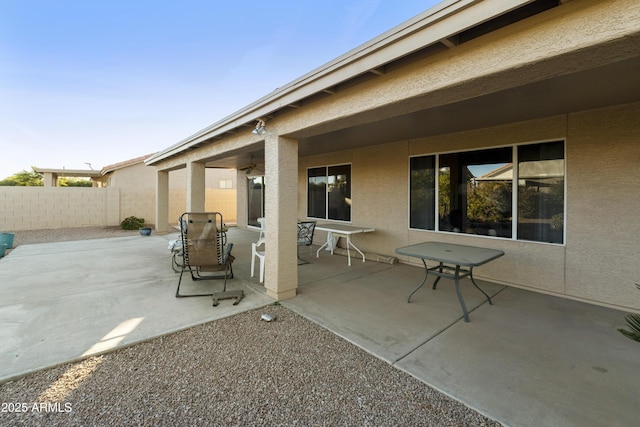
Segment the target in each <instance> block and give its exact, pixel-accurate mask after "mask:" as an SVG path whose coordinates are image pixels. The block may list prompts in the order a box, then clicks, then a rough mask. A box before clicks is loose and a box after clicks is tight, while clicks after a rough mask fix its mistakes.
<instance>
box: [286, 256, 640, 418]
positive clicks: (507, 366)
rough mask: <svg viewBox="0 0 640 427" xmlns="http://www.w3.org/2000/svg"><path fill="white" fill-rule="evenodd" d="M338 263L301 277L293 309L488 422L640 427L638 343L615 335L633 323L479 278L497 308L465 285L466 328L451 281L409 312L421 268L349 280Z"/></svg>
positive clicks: (383, 269)
mask: <svg viewBox="0 0 640 427" xmlns="http://www.w3.org/2000/svg"><path fill="white" fill-rule="evenodd" d="M330 258H331V257H327V258H323V257H322V256H321V257H320V259H318V260H316V259H315V258H314V259H313V262H314V264H313V266H312V267H310V270H308V271H306V272H304V271H303V270H302V269H300V279H301V280H300V288H299V295H298V296H297V297H296V298H295V299H292V300H288V301H286V302H285V305H286V306H287V307H289V308H292V309H293V310H295V311H296V312H298V313H300V314H302V315H304V316H305V317H307V318H309V319H311V320H313V321H315V322H316V323H318V324H320V325H322V326H324V327H326V328H328V329H330V330H332V331H333V332H335V333H337V334H338V335H340V336H342V337H343V338H345V339H347V340H349V341H350V342H352V343H354V344H356V345H358V346H360V347H362V348H363V349H365V350H366V351H368V352H370V353H371V354H373V355H375V356H377V357H379V358H381V359H383V360H386V361H387V362H389V363H391V364H393V365H394V366H396V367H397V368H399V369H402V370H404V371H405V372H407V373H409V374H411V375H412V376H414V377H416V378H418V379H420V380H421V381H423V382H425V383H426V384H429V385H430V386H432V387H434V388H436V389H438V390H440V391H442V392H443V393H445V394H447V395H449V396H451V397H454V398H455V399H457V400H459V401H461V402H463V403H464V404H466V405H467V406H469V407H471V408H474V409H476V410H477V411H479V412H481V413H483V414H484V415H487V416H488V417H490V418H493V419H495V420H497V421H499V422H501V423H503V424H504V425H506V426H532V425H536V426H554V427H555V426H576V427H577V426H580V427H583V426H587V427H589V426H593V427H596V426H602V425H607V426H621V427H622V426H630V425H636V424H637V420H638V419H640V407H639V406H638V405H637V396H640V382H639V381H638V376H637V373H638V372H640V344H639V343H637V342H634V341H631V340H629V339H627V338H625V337H623V336H622V335H621V334H620V333H619V332H618V331H617V330H616V327H619V326H622V325H624V313H623V312H620V311H617V310H612V309H608V308H603V307H599V306H595V305H590V304H585V303H581V302H577V301H571V300H567V299H564V298H558V297H554V296H550V295H544V294H539V293H534V292H529V291H525V290H521V289H517V288H510V287H504V286H500V285H497V284H494V283H488V282H485V281H482V280H477V279H476V281H477V282H478V284H479V285H480V286H481V287H482V289H484V290H485V291H486V292H487V293H488V294H489V295H490V296H491V297H492V300H493V302H494V304H493V305H489V304H488V303H487V302H486V300H485V299H484V297H483V296H482V294H481V293H480V292H479V291H478V290H477V289H475V288H474V287H473V285H472V284H471V282H470V281H469V280H468V279H465V280H463V281H461V288H462V293H463V295H464V298H465V301H466V302H467V306H468V307H469V311H470V318H471V322H470V323H465V322H464V321H463V319H462V312H461V309H460V305H459V303H458V300H457V297H456V294H455V288H454V286H453V282H452V281H450V280H441V281H440V282H439V284H438V288H437V290H432V289H431V286H430V285H431V284H432V283H433V280H434V278H431V279H430V281H429V282H428V284H426V285H425V286H424V287H423V288H422V289H421V290H420V291H418V292H417V293H416V294H415V295H414V296H413V298H412V300H411V303H409V304H408V303H407V296H408V295H409V294H410V293H411V291H412V290H413V289H415V287H416V286H417V284H419V283H420V281H421V280H422V278H423V275H424V269H423V268H420V267H413V266H408V265H385V264H377V263H369V262H367V263H365V264H362V263H359V262H358V263H353V266H352V267H351V268H352V270H350V271H345V270H344V268H343V267H342V266H341V265H340V262H339V261H338V263H333V264H332V265H331V266H328V265H324V266H323V264H324V263H325V262H327V263H328V262H330V261H331V259H330ZM342 261H344V259H342ZM306 267H308V266H306ZM311 269H318V271H320V270H324V271H329V272H330V274H328V275H326V277H324V278H323V277H322V276H320V275H318V274H316V273H315V272H313V271H312V270H311ZM478 272H481V269H478ZM311 276H313V277H314V278H312V277H311ZM303 279H304V280H303Z"/></svg>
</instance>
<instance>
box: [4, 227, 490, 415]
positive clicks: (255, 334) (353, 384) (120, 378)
mask: <svg viewBox="0 0 640 427" xmlns="http://www.w3.org/2000/svg"><path fill="white" fill-rule="evenodd" d="M83 231H84V232H83V233H82V235H83V236H84V238H98V237H96V236H99V235H102V237H116V236H114V234H116V233H119V232H122V230H104V229H96V230H94V231H92V232H89V230H88V229H84V230H83ZM56 232H57V233H58V232H59V233H60V234H64V233H62V232H61V231H59V230H57V231H56ZM29 233H32V232H29ZM69 233H72V232H69ZM128 233H131V232H128ZM135 233H137V231H136V232H134V234H135ZM35 234H36V233H33V235H32V236H31V238H34V239H35V237H34V236H35ZM69 235H70V234H67V236H69ZM88 236H92V237H88ZM19 239H20V240H19ZM51 239H53V237H47V238H46V240H45V241H52V240H51ZM66 240H73V239H66ZM27 242H28V243H36V242H35V241H29V237H26V236H25V235H23V232H19V233H16V244H27ZM264 313H269V314H273V315H275V316H276V318H275V320H274V321H271V322H266V321H264V320H261V315H262V314H264ZM0 404H2V408H0V425H2V426H17V425H23V426H42V425H47V426H76V425H77V426H104V425H167V426H181V425H194V426H198V425H203V426H335V425H338V426H352V425H355V426H499V425H500V424H499V423H497V422H494V421H492V420H490V419H488V418H486V417H484V416H482V415H480V414H479V413H477V412H476V411H473V410H471V409H469V408H467V407H466V406H464V405H462V404H461V403H459V402H457V401H455V400H453V399H450V398H448V397H447V396H445V395H443V394H441V393H439V392H437V391H435V390H434V389H432V388H430V387H429V386H427V385H426V384H424V383H422V382H420V381H418V380H416V379H415V378H413V377H412V376H410V375H408V374H406V373H404V372H402V371H400V370H398V369H396V368H394V367H392V366H391V365H389V364H388V363H386V362H384V361H382V360H379V359H377V358H376V357H374V356H372V355H370V354H369V353H367V352H365V351H363V350H362V349H360V348H359V347H356V346H354V345H353V344H351V343H349V342H347V341H345V340H343V339H342V338H340V337H338V336H336V335H335V334H333V333H331V332H330V331H328V330H326V329H324V328H322V327H320V326H318V325H317V324H315V323H313V322H311V321H309V320H307V319H305V318H304V317H302V316H300V315H298V314H296V313H295V312H293V311H291V310H289V309H287V308H286V307H284V306H281V305H279V304H275V305H272V306H268V307H265V308H262V309H259V310H252V311H247V312H244V313H241V314H238V315H235V316H232V317H228V318H225V319H220V320H216V321H214V322H210V323H207V324H204V325H199V326H196V327H193V328H190V329H188V330H185V331H181V332H177V333H174V334H171V335H167V336H163V337H159V338H155V339H152V340H150V341H147V342H144V343H140V344H137V345H134V346H131V347H128V348H124V349H120V350H117V351H114V352H112V353H108V354H106V355H102V356H97V357H91V358H88V359H85V360H83V361H81V362H76V363H70V364H66V365H62V366H58V367H55V368H52V369H47V370H44V371H40V372H36V373H33V374H31V375H28V376H26V377H24V378H21V379H18V380H15V381H12V382H7V383H4V384H1V385H0Z"/></svg>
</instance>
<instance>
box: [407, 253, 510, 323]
mask: <svg viewBox="0 0 640 427" xmlns="http://www.w3.org/2000/svg"><path fill="white" fill-rule="evenodd" d="M396 253H398V254H401V255H407V256H410V257H414V258H420V259H421V260H422V264H423V265H424V269H425V274H424V279H422V283H420V285H419V286H418V287H417V288H416V289H415V290H414V291H413V292H411V294H410V295H409V298H408V299H407V303H409V302H411V297H412V296H413V294H415V293H416V292H417V291H418V289H420V288H421V287H422V286H423V285H424V284H425V283H426V282H427V277H428V276H429V273H431V274H433V275H434V276H437V279H436V281H435V282H434V283H433V289H435V288H436V285H437V284H438V281H439V280H440V278H441V277H444V278H446V279H452V280H454V282H455V286H456V294H457V295H458V301H460V306H461V307H462V313H463V315H464V321H465V322H468V321H469V313H468V311H467V306H466V305H465V303H464V299H463V298H462V292H461V291H460V279H462V278H465V277H469V278H470V279H471V283H473V285H474V286H475V287H476V288H478V290H479V291H480V292H482V293H483V294H484V296H485V297H487V301H489V304H492V305H493V303H492V302H491V298H490V297H489V295H487V293H486V292H485V291H483V290H482V289H481V288H480V286H478V284H477V283H476V281H475V280H474V279H473V267H477V266H479V265H482V264H486V263H488V262H489V261H492V260H494V259H496V258H499V257H501V256H502V255H504V252H503V251H500V250H496V249H488V248H481V247H477V246H466V245H456V244H453V243H442V242H424V243H418V244H416V245H410V246H404V247H402V248H397V249H396ZM426 260H430V261H435V262H437V263H438V265H437V266H434V267H428V266H427V261H426ZM462 267H466V268H462Z"/></svg>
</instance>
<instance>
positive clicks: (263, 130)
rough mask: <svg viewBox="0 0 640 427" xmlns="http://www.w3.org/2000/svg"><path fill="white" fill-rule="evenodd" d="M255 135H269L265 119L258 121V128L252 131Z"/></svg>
mask: <svg viewBox="0 0 640 427" xmlns="http://www.w3.org/2000/svg"><path fill="white" fill-rule="evenodd" d="M251 133H252V134H254V135H265V134H266V133H267V128H266V126H265V125H264V120H263V119H258V123H256V128H255V129H254V130H252V131H251Z"/></svg>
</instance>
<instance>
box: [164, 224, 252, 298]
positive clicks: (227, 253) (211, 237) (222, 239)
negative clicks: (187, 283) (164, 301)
mask: <svg viewBox="0 0 640 427" xmlns="http://www.w3.org/2000/svg"><path fill="white" fill-rule="evenodd" d="M179 224H180V238H181V241H182V261H183V262H182V265H180V279H178V288H177V289H176V297H177V298H180V297H201V296H212V297H213V302H214V304H213V305H218V300H219V299H226V298H235V299H236V301H235V302H234V305H235V304H237V303H238V302H240V299H242V297H243V296H244V293H243V291H241V290H240V291H230V292H227V279H228V278H230V277H231V278H232V277H233V271H232V269H231V264H232V263H233V260H234V257H233V255H231V249H232V248H233V244H232V243H226V233H225V232H224V229H223V223H222V215H221V214H220V213H218V212H203V213H193V212H187V213H184V214H182V215H181V216H180V220H179ZM186 270H188V271H189V273H191V278H192V279H193V281H200V280H212V279H224V285H223V289H222V292H217V293H216V292H212V293H191V294H181V293H180V285H181V284H182V276H183V274H184V272H185V271H186Z"/></svg>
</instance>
